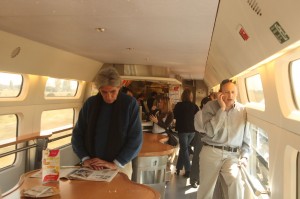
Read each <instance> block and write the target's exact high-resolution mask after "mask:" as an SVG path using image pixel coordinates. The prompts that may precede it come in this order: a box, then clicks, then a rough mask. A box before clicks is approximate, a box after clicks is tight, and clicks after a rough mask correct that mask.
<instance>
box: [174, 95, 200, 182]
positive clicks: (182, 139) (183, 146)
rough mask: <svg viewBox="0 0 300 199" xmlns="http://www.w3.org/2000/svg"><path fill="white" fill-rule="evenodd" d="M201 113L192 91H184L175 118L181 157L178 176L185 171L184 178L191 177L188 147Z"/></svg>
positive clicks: (177, 167) (175, 109) (176, 106)
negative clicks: (196, 118)
mask: <svg viewBox="0 0 300 199" xmlns="http://www.w3.org/2000/svg"><path fill="white" fill-rule="evenodd" d="M198 111H199V107H198V106H197V105H196V104H195V103H193V93H192V91H191V90H190V89H184V91H183V92H182V95H181V102H178V103H177V104H176V105H175V107H174V118H175V119H176V124H175V129H176V130H177V131H178V137H179V155H178V160H177V165H176V174H177V175H179V173H180V170H181V169H183V167H184V169H185V174H184V177H187V178H188V177H189V176H190V171H191V163H190V159H189V151H188V146H189V145H190V143H191V141H192V139H193V137H194V134H195V127H194V116H195V114H196V113H197V112H198Z"/></svg>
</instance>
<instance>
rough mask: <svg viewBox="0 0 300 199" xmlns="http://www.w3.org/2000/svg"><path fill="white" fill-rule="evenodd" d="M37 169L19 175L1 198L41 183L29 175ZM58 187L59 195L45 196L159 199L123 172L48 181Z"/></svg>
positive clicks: (12, 196)
mask: <svg viewBox="0 0 300 199" xmlns="http://www.w3.org/2000/svg"><path fill="white" fill-rule="evenodd" d="M36 172H38V171H31V172H28V173H25V174H23V175H22V176H21V178H20V181H19V182H18V184H17V185H16V186H15V187H14V188H13V189H11V190H10V191H8V192H6V193H4V194H3V195H2V196H3V199H15V198H21V195H20V194H21V191H22V190H23V189H28V188H31V187H34V186H37V185H42V182H41V181H42V180H41V178H32V177H30V176H31V175H33V174H34V173H36ZM44 185H46V186H52V187H55V188H58V189H59V192H60V193H59V195H54V196H51V197H47V198H49V199H58V198H60V199H64V198H65V199H69V198H72V199H82V198H109V199H119V198H123V199H132V198H143V199H159V198H160V194H159V193H158V192H157V191H155V190H154V189H152V188H150V187H148V186H146V185H142V184H138V183H135V182H133V181H130V180H129V179H128V177H127V176H126V175H125V174H123V173H118V174H117V175H116V176H115V177H114V179H113V180H112V181H111V182H95V181H84V180H60V181H59V183H48V184H44ZM22 198H23V197H22Z"/></svg>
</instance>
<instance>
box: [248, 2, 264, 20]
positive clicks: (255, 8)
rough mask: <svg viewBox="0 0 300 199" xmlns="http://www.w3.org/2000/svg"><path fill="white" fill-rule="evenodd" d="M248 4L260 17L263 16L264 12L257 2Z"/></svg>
mask: <svg viewBox="0 0 300 199" xmlns="http://www.w3.org/2000/svg"><path fill="white" fill-rule="evenodd" d="M247 3H248V5H249V7H250V8H251V9H252V10H253V11H254V12H255V13H256V14H257V15H258V16H261V15H262V11H261V8H260V7H259V5H258V3H257V1H256V0H247Z"/></svg>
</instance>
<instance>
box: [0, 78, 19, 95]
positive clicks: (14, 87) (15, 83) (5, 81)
mask: <svg viewBox="0 0 300 199" xmlns="http://www.w3.org/2000/svg"><path fill="white" fill-rule="evenodd" d="M22 83H23V77H22V75H19V74H11V73H0V97H1V98H2V97H3V98H4V97H18V96H19V94H20V93H21V89H22Z"/></svg>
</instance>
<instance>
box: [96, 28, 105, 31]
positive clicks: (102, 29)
mask: <svg viewBox="0 0 300 199" xmlns="http://www.w3.org/2000/svg"><path fill="white" fill-rule="evenodd" d="M95 29H96V31H97V32H104V31H105V28H95Z"/></svg>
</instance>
